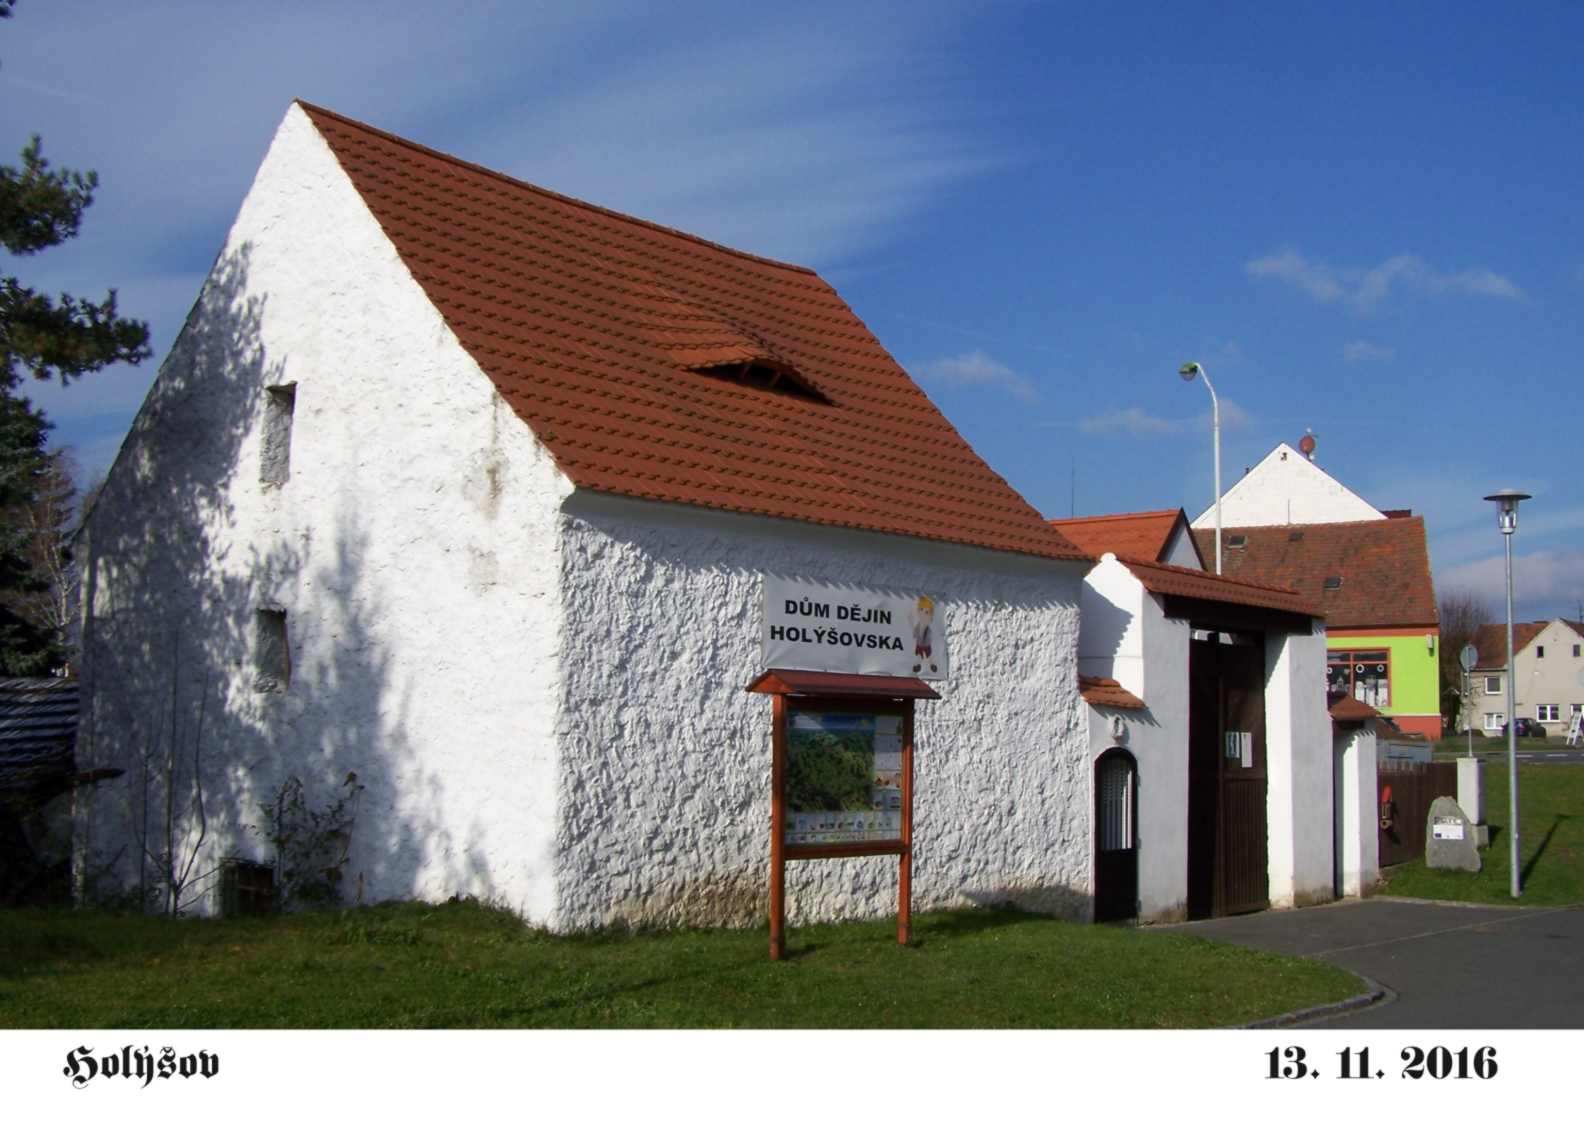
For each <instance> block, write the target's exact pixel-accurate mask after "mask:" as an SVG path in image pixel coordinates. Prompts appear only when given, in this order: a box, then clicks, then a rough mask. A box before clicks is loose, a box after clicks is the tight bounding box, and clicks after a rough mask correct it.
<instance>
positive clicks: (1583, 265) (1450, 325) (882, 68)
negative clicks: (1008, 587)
mask: <svg viewBox="0 0 1584 1121" xmlns="http://www.w3.org/2000/svg"><path fill="white" fill-rule="evenodd" d="M1580 42H1584V7H1580V6H1578V5H1566V4H1554V5H1552V4H1541V3H1534V4H1525V5H1521V6H1511V7H1509V6H1502V5H1473V4H1466V5H1465V4H1437V5H1433V6H1432V5H1419V4H1395V5H1385V4H1361V5H1347V4H1331V5H1325V6H1323V7H1321V6H1305V7H1302V8H1300V7H1298V6H1296V5H1271V4H1261V5H1255V4H1251V5H1233V4H1216V5H1207V4H1206V5H1196V4H1173V5H1165V4H1148V5H1145V4H1093V3H1085V4H1061V3H1046V4H1036V3H982V2H981V3H930V2H927V0H912V2H909V3H897V4H892V3H875V4H865V5H862V6H858V7H857V10H849V5H845V4H824V3H804V4H800V5H795V6H791V5H763V6H752V5H743V4H741V3H740V2H739V3H732V4H727V3H718V4H717V3H698V4H672V5H655V4H618V3H612V4H598V3H539V4H530V3H509V4H495V3H488V2H475V3H471V4H468V5H466V6H465V7H462V6H458V7H457V9H456V11H455V12H452V11H448V10H446V9H445V8H444V7H443V6H442V7H436V6H433V5H425V6H419V5H415V4H406V3H400V2H397V3H389V2H388V3H384V4H361V3H358V4H352V3H348V4H330V3H301V2H292V0H283V2H277V3H274V4H269V5H232V4H215V3H212V2H208V3H159V2H151V3H142V4H137V5H126V4H110V3H97V4H95V3H71V2H68V0H50V2H48V3H46V2H44V0H20V3H19V4H18V5H17V12H16V18H14V19H12V20H10V21H7V22H6V23H4V24H0V104H3V105H4V106H5V109H4V113H3V115H0V117H3V120H0V124H3V127H0V149H3V150H4V151H6V152H11V153H14V152H15V151H16V150H17V149H19V148H20V147H21V146H22V144H23V143H24V142H25V140H26V139H27V135H28V133H30V132H33V131H38V132H41V133H42V134H43V135H44V139H45V152H46V155H48V156H49V157H50V158H51V159H52V160H54V161H55V162H57V163H58V164H62V165H67V166H76V167H93V168H96V169H97V170H98V171H99V173H100V177H101V188H100V192H99V197H98V201H97V202H96V203H95V205H94V207H93V209H92V210H91V211H90V212H89V216H88V219H87V222H86V224H85V227H84V233H83V235H82V236H81V237H80V238H79V239H78V241H77V242H75V243H73V244H72V245H70V246H67V247H63V248H61V249H56V250H51V251H50V252H48V253H46V254H44V255H41V256H39V257H36V258H32V259H29V260H26V261H22V262H13V264H16V265H17V266H18V271H19V272H20V273H21V275H22V276H23V277H24V278H25V279H26V280H28V281H30V282H34V283H38V284H42V285H44V286H45V287H50V288H57V289H65V290H68V291H73V292H77V293H81V294H83V295H91V294H94V293H96V292H99V291H102V289H103V288H104V287H106V286H109V285H114V286H116V287H117V288H118V289H119V290H120V293H121V300H122V306H123V310H124V311H125V312H127V313H129V314H133V315H138V316H141V317H144V318H146V319H148V320H149V321H150V323H151V325H152V327H153V330H154V342H155V348H156V352H157V355H158V356H159V357H163V355H164V353H165V351H166V350H167V349H168V348H169V345H170V343H171V340H172V339H173V338H174V335H175V332H176V331H177V329H178V328H179V327H180V324H181V321H182V319H183V317H184V316H185V315H186V312H187V310H188V308H189V307H190V306H191V304H192V301H193V298H194V297H195V295H196V294H197V291H198V287H199V285H200V283H201V282H202V278H203V275H204V273H205V271H206V270H207V268H208V266H209V264H210V262H211V261H212V260H213V258H214V254H215V253H216V252H217V250H218V249H219V246H220V244H221V242H222V240H223V238H224V236H225V231H226V229H227V227H228V226H229V224H230V222H231V219H232V218H233V217H234V215H235V213H236V210H237V207H238V205H239V204H240V202H241V200H242V197H243V195H244V194H245V193H246V191H247V188H248V184H249V182H250V181H251V178H252V175H253V173H254V171H255V170H256V168H257V166H258V163H259V161H260V159H261V158H262V156H263V153H264V150H265V148H266V146H267V144H268V142H269V138H270V136H271V134H272V132H273V130H274V129H275V127H276V126H277V125H278V123H279V121H280V119H281V117H282V115H283V114H284V113H285V111H286V108H287V106H288V104H289V102H290V100H291V99H292V98H293V97H303V98H306V99H308V100H311V101H315V102H318V103H320V104H323V105H326V106H328V107H330V108H333V109H336V110H338V111H340V112H343V113H346V114H348V115H350V116H354V117H357V118H360V119H362V120H366V121H369V122H371V123H373V124H376V125H378V126H380V127H383V128H386V129H389V130H391V131H394V132H397V133H399V134H402V135H404V136H408V137H411V138H413V139H415V140H418V141H420V142H422V143H425V144H429V145H431V146H433V147H436V148H439V149H442V150H444V151H448V152H452V153H455V154H457V155H460V156H462V157H464V158H467V159H470V160H473V161H476V162H479V163H482V164H485V165H487V166H490V167H494V168H498V169H500V170H502V171H505V172H508V173H510V174H513V175H516V176H519V177H521V178H524V179H527V180H529V181H531V182H535V183H539V184H542V185H544V186H546V187H550V188H552V189H555V190H558V191H563V192H566V193H568V194H572V195H576V196H579V197H582V198H586V199H589V200H590V201H593V202H598V203H601V204H603V205H606V206H611V207H614V208H617V209H620V210H624V211H627V212H629V213H633V214H637V215H640V216H642V217H645V218H649V219H653V220H656V221H660V222H664V223H667V224H669V225H673V226H677V227H680V228H682V229H685V230H688V231H691V232H694V233H697V234H700V235H702V236H705V237H709V238H712V239H714V240H717V241H721V242H724V243H726V244H729V245H733V246H736V247H739V248H742V249H747V250H751V251H754V252H758V253H763V254H767V255H770V256H774V257H779V258H783V259H786V260H791V261H796V262H798V263H801V264H807V265H812V266H814V267H816V268H818V269H820V270H821V272H822V273H823V274H824V275H825V276H826V277H827V279H829V280H830V281H831V282H832V283H834V284H835V285H836V287H837V288H838V289H839V290H840V291H841V293H842V295H843V296H844V297H845V298H846V299H847V301H848V303H850V304H851V305H852V306H853V308H854V309H855V310H856V311H857V313H858V314H859V315H860V316H861V317H862V318H863V319H864V321H865V322H866V323H868V325H869V326H870V327H871V329H873V330H874V332H875V333H876V335H878V336H879V338H880V340H881V342H882V343H884V344H885V346H886V347H887V348H888V349H889V350H890V351H891V352H892V354H894V355H895V356H896V357H897V359H898V360H899V361H901V362H902V364H903V365H904V366H906V367H907V368H908V369H909V370H910V371H911V372H912V373H913V374H914V376H915V377H916V378H918V380H919V381H920V382H921V383H922V384H923V385H924V387H925V388H926V389H927V390H928V392H929V393H930V395H931V396H932V397H933V398H934V400H935V401H936V402H937V404H939V405H940V407H941V408H942V410H943V411H944V412H945V413H946V415H947V416H948V417H949V418H950V419H951V420H952V421H953V422H954V423H955V424H956V425H957V426H958V428H959V429H960V430H961V431H962V433H963V434H964V436H966V437H967V439H968V440H969V441H970V442H971V443H972V444H973V445H974V446H975V447H976V448H977V449H978V450H979V452H980V453H981V454H982V455H983V456H984V457H985V458H986V459H987V460H988V461H989V463H990V464H991V466H992V467H994V468H995V469H996V470H997V471H999V472H1000V473H1001V474H1003V475H1004V476H1005V477H1006V478H1007V479H1008V480H1009V481H1010V482H1011V483H1012V484H1013V485H1014V486H1015V487H1017V489H1018V490H1020V491H1021V492H1022V493H1023V494H1024V495H1025V496H1027V498H1028V499H1029V500H1030V501H1031V502H1032V503H1033V504H1034V505H1035V506H1036V507H1038V508H1039V509H1040V510H1042V511H1044V512H1045V513H1046V514H1047V515H1049V516H1052V517H1061V516H1066V515H1067V514H1068V513H1069V512H1076V513H1078V514H1096V513H1112V512H1118V511H1124V510H1138V509H1155V508H1161V507H1168V506H1178V505H1180V506H1183V507H1185V508H1186V509H1187V510H1188V513H1189V516H1190V517H1193V516H1195V515H1196V514H1198V513H1199V512H1200V511H1201V510H1202V509H1203V508H1204V507H1205V506H1206V505H1208V504H1209V502H1210V500H1211V498H1212V491H1213V486H1212V483H1211V457H1210V433H1209V418H1208V405H1209V398H1208V394H1206V393H1205V391H1204V390H1203V388H1202V387H1200V386H1198V385H1185V384H1184V383H1183V382H1182V381H1181V380H1180V379H1179V378H1178V377H1177V374H1176V370H1177V368H1178V366H1179V365H1181V364H1182V363H1183V362H1185V361H1188V360H1190V359H1191V360H1197V361H1199V362H1201V363H1203V364H1204V365H1205V367H1206V368H1207V369H1208V370H1209V371H1210V374H1211V377H1212V378H1213V379H1214V381H1215V384H1216V389H1217V392H1218V393H1219V394H1220V397H1221V400H1222V408H1223V429H1224V430H1223V457H1224V472H1225V476H1226V477H1225V485H1227V486H1230V485H1231V484H1232V482H1234V481H1235V480H1236V478H1237V477H1238V475H1240V474H1241V473H1242V470H1243V469H1244V468H1245V467H1247V466H1251V465H1253V464H1254V463H1256V462H1258V460H1259V459H1260V458H1261V457H1262V456H1263V455H1264V454H1265V453H1266V452H1267V451H1269V450H1270V449H1271V448H1272V447H1273V446H1274V445H1275V444H1276V443H1277V442H1278V441H1282V440H1286V441H1288V442H1290V443H1296V442H1297V440H1298V438H1299V437H1300V436H1302V435H1303V433H1304V431H1305V429H1306V428H1312V429H1313V430H1314V433H1315V435H1316V437H1317V439H1318V441H1319V448H1318V451H1317V453H1316V461H1317V462H1318V463H1319V464H1320V465H1321V466H1322V467H1324V468H1325V469H1326V470H1328V471H1329V472H1331V473H1332V474H1333V475H1334V476H1336V477H1337V478H1338V479H1339V480H1340V481H1342V482H1343V483H1344V484H1346V485H1347V486H1349V487H1351V488H1352V489H1354V490H1355V491H1357V492H1358V493H1360V494H1361V495H1362V496H1363V497H1364V498H1366V499H1367V500H1369V501H1371V502H1373V503H1374V504H1375V505H1376V506H1378V507H1412V508H1413V509H1414V510H1415V512H1418V513H1422V514H1424V515H1425V516H1426V518H1427V522H1428V525H1429V531H1430V548H1431V557H1432V562H1433V564H1434V567H1435V576H1436V581H1437V587H1438V590H1442V591H1445V590H1448V589H1452V588H1467V589H1470V590H1473V591H1475V592H1476V593H1477V594H1479V595H1480V596H1482V597H1484V598H1485V599H1486V600H1487V601H1488V602H1489V604H1490V606H1491V608H1492V609H1493V611H1497V612H1499V611H1500V607H1501V604H1500V587H1501V564H1502V562H1501V538H1500V535H1499V533H1498V532H1497V531H1496V528H1495V518H1494V515H1493V513H1492V511H1491V509H1490V507H1489V505H1488V504H1487V503H1484V502H1481V501H1480V496H1481V495H1484V494H1486V493H1489V492H1490V491H1492V490H1495V489H1497V488H1499V487H1503V486H1512V487H1517V488H1520V489H1523V490H1527V491H1529V492H1531V493H1532V494H1533V495H1534V496H1535V497H1534V499H1533V501H1532V502H1529V503H1527V504H1526V505H1525V506H1524V508H1523V511H1522V515H1521V520H1520V526H1519V533H1518V535H1517V538H1516V539H1515V553H1516V557H1517V561H1516V581H1517V597H1518V609H1517V610H1518V615H1519V616H1520V617H1521V618H1541V617H1548V616H1554V615H1557V614H1566V615H1568V616H1570V617H1574V616H1577V614H1578V613H1579V611H1580V602H1581V601H1584V486H1581V484H1580V481H1579V471H1578V464H1579V462H1580V458H1581V457H1580V447H1581V444H1584V393H1581V392H1580V390H1579V388H1578V381H1579V377H1578V374H1579V364H1580V358H1579V355H1580V346H1579V334H1580V323H1581V317H1580V315H1579V310H1580V307H1581V303H1584V219H1581V217H1580V207H1579V203H1578V199H1579V197H1580V190H1579V184H1580V183H1581V182H1584V143H1581V141H1584V68H1581V67H1580V66H1579V65H1578V63H1577V51H1576V48H1577V44H1578V43H1580ZM156 365H157V362H151V363H146V364H145V365H144V366H143V367H141V368H138V369H118V370H112V371H107V372H105V373H102V374H99V375H97V376H95V377H92V378H88V379H84V380H83V381H82V382H80V383H77V384H74V385H72V386H70V387H68V388H66V389H64V390H62V389H59V388H57V387H53V386H42V387H39V388H38V389H37V390H36V391H35V393H34V397H35V399H36V400H37V401H38V402H39V403H40V404H41V405H42V406H43V407H44V408H45V410H46V411H47V412H48V413H49V415H50V416H51V417H53V418H54V419H55V421H56V424H57V428H56V432H55V437H56V441H57V443H60V444H71V445H73V446H74V447H76V448H77V450H78V454H79V457H80V459H81V460H82V461H83V464H84V466H85V467H86V468H87V469H88V470H89V471H92V470H94V469H102V468H104V467H106V466H107V465H108V464H109V462H110V461H111V460H112V459H113V457H114V455H115V450H116V448H117V447H118V446H119V443H120V440H121V438H122V436H123V435H124V433H125V431H126V429H127V426H128V424H129V422H130V420H131V417H132V414H133V412H134V411H135V409H136V407H137V405H138V403H139V401H140V400H141V399H142V396H143V393H144V391H145V390H146V388H147V385H148V383H149V381H150V379H151V378H152V376H153V373H154V370H155V368H156Z"/></svg>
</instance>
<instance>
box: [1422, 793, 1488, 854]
mask: <svg viewBox="0 0 1584 1121" xmlns="http://www.w3.org/2000/svg"><path fill="white" fill-rule="evenodd" d="M1425 864H1426V865H1427V866H1429V867H1431V868H1461V869H1462V870H1463V871H1465V872H1478V871H1479V870H1480V868H1482V867H1483V866H1484V865H1483V862H1482V861H1481V860H1480V854H1479V844H1478V837H1477V836H1476V834H1475V830H1474V826H1473V823H1472V822H1470V821H1469V819H1468V814H1466V813H1464V812H1463V807H1462V806H1460V805H1458V803H1457V799H1456V798H1445V797H1443V798H1437V799H1436V800H1435V801H1434V802H1432V803H1430V817H1429V819H1428V820H1427V821H1426V822H1425Z"/></svg>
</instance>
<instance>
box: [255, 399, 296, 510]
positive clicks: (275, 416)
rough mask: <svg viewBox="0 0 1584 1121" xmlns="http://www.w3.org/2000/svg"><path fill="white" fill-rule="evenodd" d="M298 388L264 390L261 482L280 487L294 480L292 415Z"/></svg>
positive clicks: (260, 455)
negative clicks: (292, 466)
mask: <svg viewBox="0 0 1584 1121" xmlns="http://www.w3.org/2000/svg"><path fill="white" fill-rule="evenodd" d="M296 410H297V386H296V384H295V383H293V384H292V385H271V386H267V387H266V388H265V390H264V444H263V447H262V448H261V450H260V452H259V482H261V483H263V484H264V485H265V486H267V487H278V486H280V485H281V484H283V483H284V482H286V480H287V479H289V478H291V434H292V415H293V413H295V412H296Z"/></svg>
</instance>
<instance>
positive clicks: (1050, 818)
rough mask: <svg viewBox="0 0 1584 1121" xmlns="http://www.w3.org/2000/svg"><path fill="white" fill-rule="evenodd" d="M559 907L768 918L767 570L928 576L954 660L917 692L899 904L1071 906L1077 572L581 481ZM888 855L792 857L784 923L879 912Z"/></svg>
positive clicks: (589, 918)
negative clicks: (644, 497)
mask: <svg viewBox="0 0 1584 1121" xmlns="http://www.w3.org/2000/svg"><path fill="white" fill-rule="evenodd" d="M566 511H567V512H566V517H565V521H564V530H563V531H564V533H565V541H564V545H563V551H562V580H563V589H564V595H565V602H566V624H565V626H566V629H565V665H566V674H565V679H564V692H563V694H562V706H561V719H560V723H559V725H558V729H557V731H558V735H559V738H560V741H561V745H562V751H563V758H564V766H563V768H562V772H561V789H560V805H561V815H560V822H559V835H558V848H559V850H560V853H561V856H560V860H559V864H558V883H559V891H558V896H559V901H560V906H559V909H558V912H557V925H558V926H562V927H585V926H593V925H599V924H604V923H611V922H630V923H721V924H747V923H755V922H762V921H764V918H765V915H766V907H767V900H768V894H767V892H768V875H769V843H770V828H769V823H770V709H771V701H770V699H769V698H768V697H764V696H758V695H750V694H747V693H745V692H744V691H743V687H744V686H745V685H746V684H747V683H748V682H749V681H750V680H751V679H752V678H753V677H754V675H755V674H756V673H757V672H758V671H759V670H760V669H761V668H762V667H761V664H760V646H759V644H760V621H759V611H760V583H761V579H762V576H763V574H765V573H774V574H777V575H780V576H784V577H798V578H808V579H817V580H827V581H833V582H849V583H854V584H862V585H867V586H871V587H876V588H891V589H898V590H901V591H905V592H913V593H918V592H929V593H931V594H933V595H936V596H937V597H938V600H939V602H940V603H941V604H942V605H943V606H944V610H945V625H946V629H947V634H948V636H949V642H950V645H951V660H952V677H951V679H950V680H949V681H947V682H944V683H941V684H939V685H938V689H939V692H940V693H941V695H942V699H941V700H939V701H920V702H918V704H917V712H918V724H917V729H916V739H917V745H918V747H917V756H916V762H915V772H916V791H917V793H916V803H915V815H914V822H915V825H914V843H915V850H916V855H915V858H914V880H913V890H914V906H915V907H916V908H917V909H919V910H925V909H929V908H935V907H943V906H949V905H960V904H964V903H997V902H1014V903H1017V904H1019V905H1021V906H1024V907H1028V908H1031V909H1040V910H1045V911H1049V912H1054V913H1060V914H1067V915H1071V916H1073V917H1083V916H1086V915H1087V914H1088V908H1089V904H1090V900H1089V885H1090V880H1089V874H1090V873H1089V848H1090V842H1089V816H1090V811H1089V805H1088V798H1089V790H1090V786H1089V779H1088V775H1087V755H1086V745H1085V729H1084V727H1083V724H1082V716H1081V713H1080V708H1081V705H1080V702H1079V700H1078V697H1077V690H1076V685H1077V682H1076V679H1075V674H1074V673H1073V657H1074V652H1075V649H1076V645H1077V639H1078V583H1079V579H1080V577H1081V575H1082V567H1081V566H1080V565H1077V564H1066V563H1053V562H1049V561H1039V560H1035V559H1032V558H1020V557H1016V556H1012V555H1009V554H996V553H990V552H986V551H983V550H977V549H968V548H961V547H955V546H948V545H937V544H931V543H928V542H924V541H910V540H906V539H903V538H897V537H891V536H887V535H883V534H872V533H859V532H849V531H845V530H837V529H829V528H822V527H817V526H809V525H800V524H797V523H791V522H777V521H774V520H770V519H762V518H751V517H744V516H739V515H730V514H720V513H714V512H711V511H706V510H698V509H691V508H688V507H682V506H675V505H662V504H657V503H646V502H638V501H630V500H624V499H617V498H612V497H608V496H600V495H591V494H586V493H583V492H579V493H578V494H577V495H575V496H574V497H573V498H572V499H571V500H570V501H569V502H568V504H567V506H566ZM896 867H897V860H896V858H895V857H866V858H861V859H851V860H820V861H801V862H794V863H792V864H790V865H789V866H788V874H787V912H788V919H789V921H791V922H809V921H814V920H827V919H836V918H849V917H857V916H878V915H885V914H891V913H894V910H895V906H896Z"/></svg>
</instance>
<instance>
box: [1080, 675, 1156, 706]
mask: <svg viewBox="0 0 1584 1121" xmlns="http://www.w3.org/2000/svg"><path fill="white" fill-rule="evenodd" d="M1078 692H1079V694H1080V695H1081V696H1082V697H1083V699H1084V700H1085V701H1088V702H1089V703H1090V704H1092V705H1105V706H1106V707H1108V708H1143V707H1144V702H1143V701H1141V700H1139V699H1138V698H1137V697H1135V696H1134V695H1133V694H1132V693H1129V692H1128V691H1127V690H1126V689H1124V688H1122V686H1121V685H1119V684H1117V683H1116V682H1115V681H1113V680H1112V679H1111V678H1109V677H1084V676H1083V675H1082V674H1079V676H1078Z"/></svg>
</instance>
